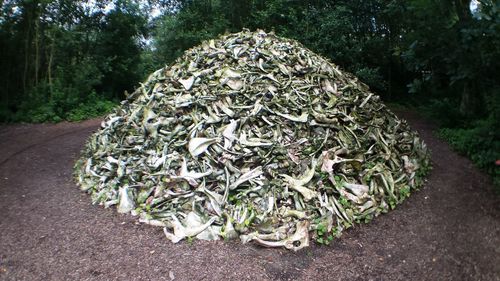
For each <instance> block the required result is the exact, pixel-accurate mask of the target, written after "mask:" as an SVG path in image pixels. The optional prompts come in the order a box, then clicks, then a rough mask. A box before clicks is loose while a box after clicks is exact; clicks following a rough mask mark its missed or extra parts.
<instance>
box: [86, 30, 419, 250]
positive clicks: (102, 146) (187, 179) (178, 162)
mask: <svg viewBox="0 0 500 281" xmlns="http://www.w3.org/2000/svg"><path fill="white" fill-rule="evenodd" d="M427 162H428V157H427V150H426V147H425V145H424V144H423V142H422V141H421V140H420V139H419V138H418V136H417V134H416V133H414V132H412V131H410V129H409V127H408V125H407V124H406V122H405V121H403V120H400V119H398V118H397V117H396V116H395V115H394V114H393V113H391V112H390V111H389V110H388V109H387V108H386V106H385V105H384V104H382V103H381V101H380V99H379V97H378V96H376V95H374V94H373V93H371V92H369V90H368V87H367V86H366V85H364V84H362V83H360V82H358V80H357V79H356V77H354V76H353V75H351V74H349V73H346V72H342V71H340V70H339V68H338V67H337V66H335V65H334V64H332V63H331V62H329V61H327V60H326V59H324V58H322V57H321V56H318V55H316V54H314V53H313V52H311V51H310V50H308V49H306V48H304V47H303V46H302V45H301V44H299V43H298V42H296V41H293V40H288V39H284V38H280V37H277V36H275V35H274V34H266V33H265V32H263V31H257V32H250V31H248V30H244V31H243V32H240V33H236V34H230V35H225V36H222V37H221V38H219V39H217V40H210V41H206V42H203V43H202V44H201V45H200V46H197V47H195V48H192V49H190V50H188V51H187V52H185V54H184V55H183V56H182V57H180V58H179V59H177V60H176V62H175V64H173V65H171V66H167V67H165V68H163V69H160V70H158V71H156V72H154V73H153V74H152V75H151V76H150V77H149V78H148V80H147V81H146V82H145V83H144V84H142V85H141V87H139V88H138V89H137V90H136V91H135V92H134V93H132V94H131V95H130V96H129V97H128V98H127V100H125V101H123V102H122V103H121V105H120V106H119V107H118V108H116V109H115V111H114V112H113V113H111V114H110V115H108V116H107V117H106V118H105V120H104V121H103V122H102V125H101V129H100V130H99V131H98V132H96V133H95V134H94V135H93V136H92V137H91V138H90V140H89V141H88V143H87V144H86V147H85V149H84V151H83V153H82V157H81V159H80V160H79V161H78V162H77V164H76V177H77V181H78V183H79V185H80V186H81V189H82V190H84V191H86V192H88V193H90V194H91V196H92V201H93V203H95V204H100V205H104V206H105V207H110V206H112V205H117V210H118V212H120V213H129V212H131V213H132V215H135V216H139V220H140V221H141V222H144V223H148V224H151V225H156V226H161V227H164V232H165V235H166V237H167V238H168V239H170V240H171V241H172V242H174V243H175V242H178V241H180V240H182V239H183V238H194V237H196V238H198V239H207V240H217V239H220V238H225V239H230V238H237V237H239V238H240V239H241V240H242V242H243V243H246V242H249V241H255V242H257V243H259V244H262V245H264V246H269V247H279V246H284V247H286V248H288V249H293V250H297V249H300V248H303V247H306V246H308V245H309V239H314V240H316V241H318V242H319V243H329V241H330V240H332V239H333V238H334V237H335V236H338V235H339V234H340V232H341V231H342V230H344V229H346V228H348V227H351V226H353V224H354V223H355V222H360V221H361V222H365V221H369V220H371V219H372V218H373V217H375V216H377V215H379V214H380V213H384V212H387V211H388V210H390V209H392V208H394V206H395V205H396V204H397V203H399V202H401V201H402V200H403V199H405V197H407V196H409V193H410V191H412V190H413V189H415V188H417V187H418V186H419V185H420V184H421V182H422V176H423V174H424V170H425V168H426V167H427Z"/></svg>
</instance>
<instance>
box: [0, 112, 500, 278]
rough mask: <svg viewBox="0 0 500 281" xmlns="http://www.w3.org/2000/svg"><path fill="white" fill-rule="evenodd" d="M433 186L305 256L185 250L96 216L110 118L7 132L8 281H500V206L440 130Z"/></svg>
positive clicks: (3, 271) (155, 233)
mask: <svg viewBox="0 0 500 281" xmlns="http://www.w3.org/2000/svg"><path fill="white" fill-rule="evenodd" d="M402 115H403V116H404V117H406V118H407V120H409V122H410V124H411V125H412V127H413V128H414V129H416V130H418V131H419V132H420V133H421V136H422V137H423V138H424V140H425V141H426V142H427V144H428V146H429V147H430V149H431V150H432V153H433V165H434V170H433V171H432V174H431V175H430V177H429V181H428V183H427V184H426V185H425V187H424V188H422V189H421V190H420V191H418V192H416V193H414V194H413V195H412V196H411V197H410V198H409V199H408V200H407V201H406V202H404V203H403V204H402V205H400V206H399V207H398V208H396V210H394V211H392V212H390V213H388V214H386V215H383V216H381V217H379V218H377V219H375V220H374V221H373V222H372V223H370V224H368V225H361V226H357V227H356V228H354V229H351V230H348V231H346V232H345V233H344V235H343V236H342V238H340V239H337V240H335V241H334V243H333V245H331V246H329V247H325V246H323V247H321V246H313V247H310V248H309V249H306V250H304V251H301V252H299V253H292V252H288V251H286V250H280V249H265V248H260V247H258V246H254V245H241V244H240V243H239V242H238V241H232V242H223V241H217V242H202V241H195V242H194V243H193V244H188V243H185V242H184V243H180V244H177V245H173V244H171V243H170V242H169V241H167V240H166V239H165V238H164V237H163V234H162V232H161V229H160V228H154V227H149V226H145V225H137V224H135V223H134V219H133V218H131V217H130V216H128V215H119V214H117V213H116V212H115V211H114V210H110V209H104V208H102V207H99V206H92V205H91V204H90V198H89V197H88V196H87V195H85V194H83V193H81V192H80V191H79V190H78V189H77V187H76V186H75V184H74V183H73V182H72V178H71V173H72V165H73V161H74V160H75V159H76V157H77V155H78V153H79V150H80V149H81V148H82V146H83V144H84V142H85V139H86V138H87V137H88V136H89V134H90V133H91V132H93V131H94V130H95V129H96V128H97V127H98V126H99V121H98V120H91V121H86V122H83V123H77V124H70V123H62V124H58V125H15V126H6V127H0V210H1V215H0V280H172V279H175V280H500V199H499V197H495V196H494V195H493V194H492V191H491V188H492V187H491V182H490V180H489V179H486V177H485V176H484V175H483V174H481V173H480V172H478V171H477V169H475V168H474V167H473V166H472V164H471V162H470V161H468V160H467V159H465V158H463V157H461V156H458V155H457V154H455V153H453V152H452V151H450V149H449V148H448V146H447V145H446V144H445V143H443V142H442V141H440V140H438V139H436V138H435V137H434V136H433V135H432V128H431V127H430V126H429V125H427V124H426V123H425V122H423V121H422V120H420V119H419V118H418V117H417V116H415V115H414V114H412V113H405V114H402Z"/></svg>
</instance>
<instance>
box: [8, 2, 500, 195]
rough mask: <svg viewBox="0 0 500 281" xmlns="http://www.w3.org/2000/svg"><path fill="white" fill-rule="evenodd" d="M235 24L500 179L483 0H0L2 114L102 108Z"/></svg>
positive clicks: (499, 136)
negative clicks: (300, 55) (403, 114)
mask: <svg viewBox="0 0 500 281" xmlns="http://www.w3.org/2000/svg"><path fill="white" fill-rule="evenodd" d="M243 28H249V29H251V30H256V29H264V30H265V31H268V32H269V31H274V32H275V33H276V34H277V35H280V36H285V37H288V38H293V39H296V40H298V41H300V42H301V43H303V44H304V45H305V46H306V47H308V48H309V49H311V50H313V51H314V52H317V53H319V54H321V55H323V56H325V57H327V58H329V59H330V60H331V61H332V62H334V63H335V64H337V65H339V66H340V67H341V68H342V69H344V70H347V71H349V72H352V73H354V74H355V75H357V76H358V77H359V79H360V80H361V81H363V82H365V83H366V84H368V85H369V86H370V88H371V89H372V91H374V92H376V93H377V94H379V95H380V96H381V97H382V98H383V99H384V100H385V102H387V103H389V104H391V106H392V107H396V108H397V107H406V108H408V107H410V108H416V109H418V110H419V112H421V113H423V114H424V115H425V116H426V117H427V118H429V119H431V120H432V121H433V122H434V123H435V124H436V125H437V126H438V130H437V134H439V136H440V137H442V138H444V139H445V140H447V141H448V142H449V143H450V144H451V146H452V147H453V148H455V149H456V150H457V151H459V152H460V153H462V154H464V155H466V156H468V157H470V158H471V159H472V160H473V161H474V163H475V164H476V165H477V166H479V167H480V168H481V169H483V170H484V171H486V172H487V173H489V174H490V175H492V176H493V180H494V182H495V185H496V186H497V187H499V188H498V190H499V191H500V160H499V159H500V128H499V127H500V125H499V124H500V83H499V80H500V79H499V77H500V3H498V2H497V1H491V0H484V1H476V0H474V1H470V0H441V1H439V0H409V1H406V0H339V1H328V0H326V1H323V0H226V1H223V0H149V1H146V0H135V1H134V0H106V1H73V0H54V1H49V0H24V1H21V0H0V69H1V71H0V85H1V87H0V122H58V121H62V120H68V121H79V120H83V119H88V118H92V117H98V116H102V115H103V114H105V113H107V112H109V111H110V110H111V109H112V108H113V107H114V106H115V105H117V104H118V103H119V101H120V100H121V99H123V98H124V97H125V93H126V92H132V91H134V88H135V87H137V86H138V85H139V83H140V82H141V81H143V80H144V79H145V78H146V77H147V75H148V74H150V73H151V72H153V71H154V70H156V69H159V68H161V67H163V66H165V65H166V64H170V63H172V62H173V61H174V60H175V59H176V58H177V57H179V56H180V55H181V54H182V52H183V51H184V50H186V49H188V48H190V47H193V46H195V45H197V44H198V43H200V42H201V41H202V40H206V39H210V38H213V37H216V36H217V35H220V34H224V33H228V32H238V31H240V30H242V29H243Z"/></svg>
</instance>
